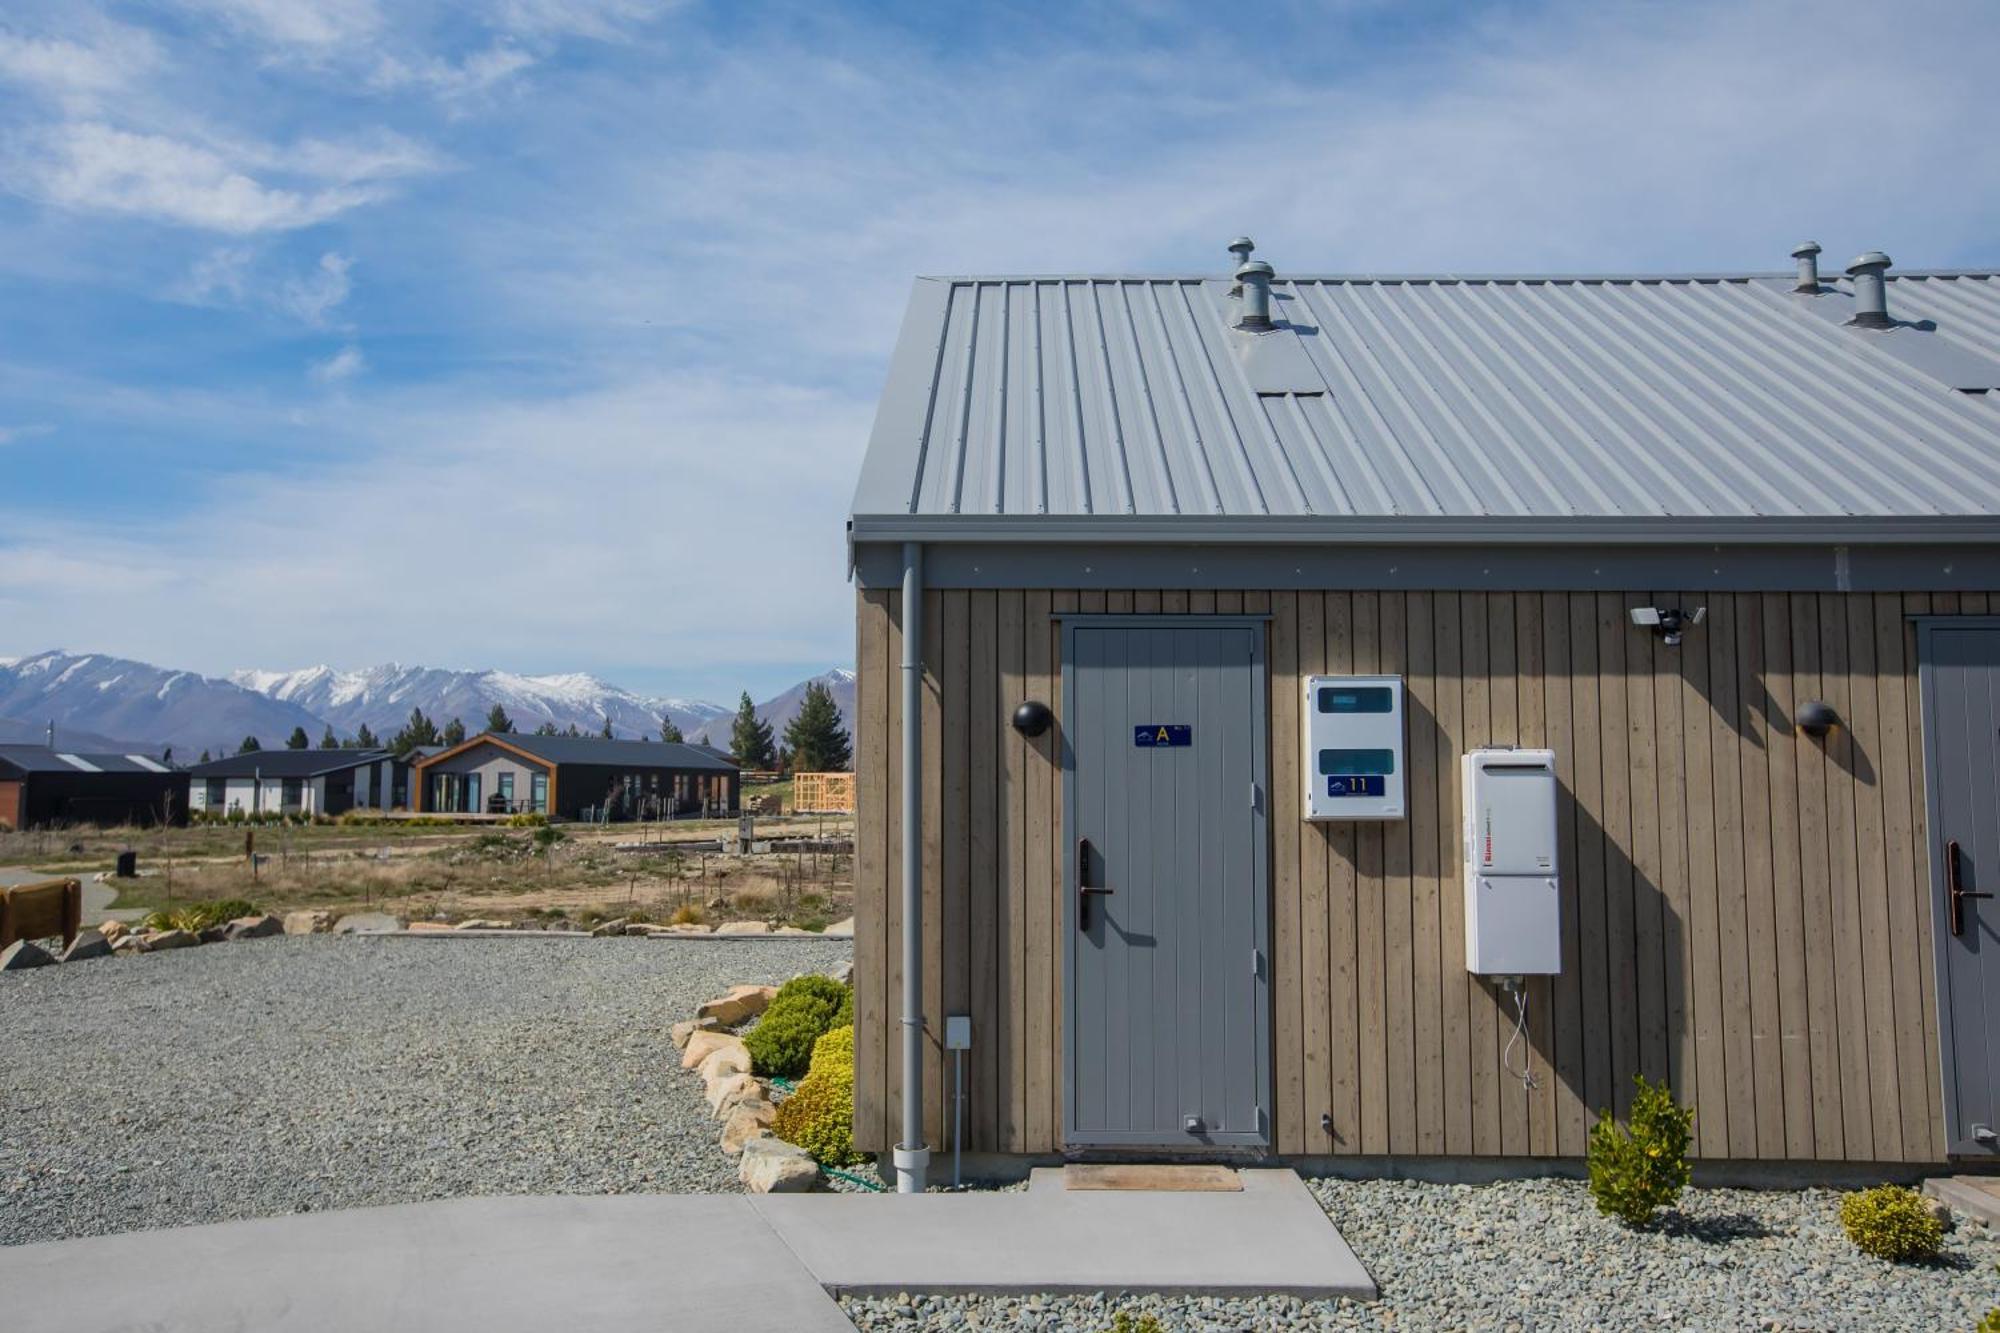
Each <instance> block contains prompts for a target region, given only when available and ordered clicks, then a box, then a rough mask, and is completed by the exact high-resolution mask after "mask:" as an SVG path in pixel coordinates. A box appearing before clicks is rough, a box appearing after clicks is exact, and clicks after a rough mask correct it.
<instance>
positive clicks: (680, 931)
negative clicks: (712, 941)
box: [660, 921, 715, 935]
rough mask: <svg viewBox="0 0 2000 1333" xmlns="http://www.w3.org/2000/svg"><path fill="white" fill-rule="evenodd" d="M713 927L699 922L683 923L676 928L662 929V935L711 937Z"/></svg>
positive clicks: (713, 930) (713, 931)
mask: <svg viewBox="0 0 2000 1333" xmlns="http://www.w3.org/2000/svg"><path fill="white" fill-rule="evenodd" d="M714 933H715V927H713V926H705V925H703V924H702V923H701V922H699V921H683V922H681V923H680V924H679V925H677V926H667V927H664V928H663V929H662V930H661V931H660V934H662V935H713V934H714Z"/></svg>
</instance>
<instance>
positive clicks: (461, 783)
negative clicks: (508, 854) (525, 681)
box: [413, 732, 742, 820]
mask: <svg viewBox="0 0 2000 1333" xmlns="http://www.w3.org/2000/svg"><path fill="white" fill-rule="evenodd" d="M413 773H414V777H413V782H414V786H415V790H416V799H417V805H416V808H417V809H418V810H422V811H425V812H429V813H438V814H544V815H551V816H554V817H556V818H561V819H599V820H607V819H608V820H620V819H642V818H643V819H661V818H674V817H676V816H680V815H695V814H709V815H730V814H734V813H735V812H736V810H737V805H738V797H739V795H740V790H741V785H742V784H741V779H740V777H739V775H738V772H737V768H736V765H735V764H733V763H731V762H730V761H729V760H728V759H726V758H721V757H718V756H717V755H716V754H715V753H714V752H713V751H711V750H709V749H708V748H707V747H705V746H698V745H688V744H684V743H680V742H668V741H626V740H605V739H603V738H602V737H598V736H520V735H514V734H512V733H509V734H507V735H504V736H503V735H497V734H495V733H493V732H483V733H481V734H480V735H477V736H474V737H472V738H471V739H469V740H467V741H465V742H464V743H462V744H459V745H454V746H451V747H450V748H448V749H444V750H440V751H438V752H436V753H434V754H428V755H424V756H422V757H420V758H419V759H417V761H416V763H415V764H414V766H413Z"/></svg>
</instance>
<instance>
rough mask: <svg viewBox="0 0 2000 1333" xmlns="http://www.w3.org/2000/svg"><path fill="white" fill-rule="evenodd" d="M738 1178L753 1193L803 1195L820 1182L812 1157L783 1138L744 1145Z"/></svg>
mask: <svg viewBox="0 0 2000 1333" xmlns="http://www.w3.org/2000/svg"><path fill="white" fill-rule="evenodd" d="M736 1178H737V1179H738V1180H740V1181H742V1182H743V1187H744V1188H745V1189H747V1190H749V1191H750V1192H751V1193H752V1194H803V1193H805V1192H806V1191H807V1190H809V1189H811V1188H812V1187H813V1186H814V1185H816V1184H818V1183H819V1163H818V1162H815V1161H814V1160H813V1159H812V1154H810V1153H808V1152H807V1151H806V1150H805V1149H804V1148H801V1147H799V1146H798V1145H796V1144H791V1143H787V1142H785V1141H784V1140H783V1139H775V1138H770V1137H768V1136H767V1137H765V1138H761V1139H756V1138H753V1139H750V1140H748V1141H747V1142H745V1143H744V1145H743V1156H742V1160H741V1161H740V1162H739V1163H738V1164H737V1167H736Z"/></svg>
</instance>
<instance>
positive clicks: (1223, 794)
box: [1064, 618, 1270, 1149]
mask: <svg viewBox="0 0 2000 1333" xmlns="http://www.w3.org/2000/svg"><path fill="white" fill-rule="evenodd" d="M1263 637H1264V636H1263V626H1262V625H1261V624H1260V623H1254V622H1243V621H1233V622H1226V621H1183V622H1180V623H1174V622H1167V621H1158V620H1150V619H1146V620H1142V619H1135V618H1128V619H1127V620H1126V621H1124V622H1122V623H1120V622H1111V621H1091V620H1083V621H1076V622H1072V623H1071V624H1069V625H1068V626H1067V627H1066V633H1065V635H1064V648H1065V653H1064V681H1065V688H1066V692H1067V693H1066V700H1065V713H1064V716H1065V723H1064V728H1065V732H1066V735H1067V739H1068V743H1069V755H1068V759H1069V763H1068V765H1067V773H1066V783H1067V786H1066V791H1065V807H1064V809H1065V829H1066V831H1067V835H1068V838H1069V846H1068V848H1067V851H1066V856H1065V864H1066V869H1067V889H1068V893H1067V895H1066V896H1067V901H1068V908H1067V914H1066V924H1067V928H1068V932H1069V947H1068V955H1067V956H1068V962H1069V966H1068V968H1067V969H1066V976H1067V977H1068V978H1069V984H1068V987H1067V989H1068V1023H1067V1032H1068V1041H1067V1043H1066V1050H1067V1058H1066V1060H1065V1064H1066V1066H1067V1069H1066V1071H1065V1072H1066V1087H1065V1090H1064V1106H1065V1121H1066V1124H1065V1138H1066V1140H1067V1142H1069V1143H1070V1144H1074V1145H1079V1146H1089V1145H1107V1146H1111V1145H1124V1146H1138V1147H1144V1146H1157V1147H1172V1148H1183V1149H1186V1148H1201V1147H1204V1146H1209V1145H1215V1146H1252V1145H1260V1144H1265V1143H1267V1142H1268V1141H1269V1119H1268V1113H1267V1110H1266V1108H1267V1107H1268V1105H1269V1102H1268V1100H1267V1098H1266V1088H1267V1087H1268V1085H1269V1081H1270V1055H1269V1010H1270V1006H1269V998H1268V972H1269V969H1268V967H1267V966H1266V965H1265V961H1264V959H1265V932H1266V929H1267V919H1266V918H1267V912H1266V906H1265V904H1266V901H1267V898H1268V894H1267V892H1266V884H1265V879H1266V874H1267V856H1266V850H1265V837H1266V834H1265V822H1266V821H1265V817H1264V799H1263V789H1264V772H1265V736H1264V728H1265V722H1264V674H1263V673H1264V667H1263Z"/></svg>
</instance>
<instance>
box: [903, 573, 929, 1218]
mask: <svg viewBox="0 0 2000 1333" xmlns="http://www.w3.org/2000/svg"><path fill="white" fill-rule="evenodd" d="M923 703H924V548H923V547H922V546H921V545H920V544H919V543H917V542H904V543H903V1137H902V1141H901V1142H899V1143H898V1144H897V1145H896V1148H895V1153H894V1160H895V1164H896V1193H898V1194H922V1193H923V1192H924V1176H925V1174H926V1172H927V1171H928V1169H929V1167H930V1160H931V1150H930V1148H929V1147H928V1146H927V1145H926V1144H925V1143H924V1076H923V1069H924V798H923V793H924V786H923V777H924V738H923V719H924V708H923Z"/></svg>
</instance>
